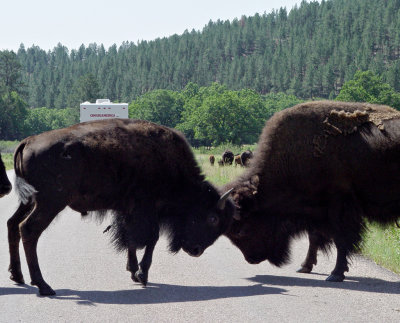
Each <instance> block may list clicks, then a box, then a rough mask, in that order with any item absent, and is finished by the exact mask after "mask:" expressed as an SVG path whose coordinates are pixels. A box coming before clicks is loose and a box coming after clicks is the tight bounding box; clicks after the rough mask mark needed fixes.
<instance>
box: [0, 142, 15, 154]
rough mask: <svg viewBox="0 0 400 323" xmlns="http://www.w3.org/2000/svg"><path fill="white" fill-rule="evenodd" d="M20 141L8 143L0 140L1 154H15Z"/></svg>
mask: <svg viewBox="0 0 400 323" xmlns="http://www.w3.org/2000/svg"><path fill="white" fill-rule="evenodd" d="M18 144H19V141H6V140H0V152H1V153H2V154H3V153H13V152H14V150H15V148H17V146H18Z"/></svg>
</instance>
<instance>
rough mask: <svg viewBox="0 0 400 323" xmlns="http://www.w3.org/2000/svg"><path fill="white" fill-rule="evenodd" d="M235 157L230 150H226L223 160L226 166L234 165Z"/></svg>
mask: <svg viewBox="0 0 400 323" xmlns="http://www.w3.org/2000/svg"><path fill="white" fill-rule="evenodd" d="M234 158H235V155H234V154H233V152H231V151H230V150H225V151H224V153H223V154H222V160H223V162H224V164H225V165H232V163H233V159H234Z"/></svg>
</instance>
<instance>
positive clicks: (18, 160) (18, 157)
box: [14, 142, 25, 177]
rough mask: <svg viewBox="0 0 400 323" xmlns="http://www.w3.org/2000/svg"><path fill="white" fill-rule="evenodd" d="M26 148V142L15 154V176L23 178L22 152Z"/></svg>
mask: <svg viewBox="0 0 400 323" xmlns="http://www.w3.org/2000/svg"><path fill="white" fill-rule="evenodd" d="M24 148H25V142H22V143H21V144H20V145H19V146H18V147H17V149H16V150H15V153H14V171H15V175H17V176H20V177H22V176H23V174H22V151H23V150H24Z"/></svg>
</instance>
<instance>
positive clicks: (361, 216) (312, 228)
mask: <svg viewBox="0 0 400 323" xmlns="http://www.w3.org/2000/svg"><path fill="white" fill-rule="evenodd" d="M230 188H233V192H232V194H233V195H232V197H233V199H234V202H235V204H236V206H237V209H238V211H239V216H240V218H241V219H240V221H234V222H233V224H232V226H231V228H230V230H229V231H228V233H227V236H228V237H229V238H230V240H231V241H232V242H233V244H234V245H236V246H237V247H239V249H240V250H241V251H242V253H243V255H244V257H245V258H246V260H247V261H248V262H249V263H252V264H257V263H260V262H261V261H264V260H269V261H270V262H271V263H272V264H274V265H276V266H281V265H283V264H285V263H286V262H287V261H288V259H289V246H290V241H291V240H292V238H293V237H296V236H298V235H299V234H302V233H308V235H309V241H310V247H309V251H308V254H307V257H306V259H305V261H304V262H303V263H302V265H301V268H300V269H299V271H300V272H311V270H312V268H313V265H315V264H316V263H317V250H318V249H321V250H323V251H325V250H326V249H327V248H328V247H329V246H330V245H331V244H332V243H333V244H334V245H335V246H336V248H337V261H336V266H335V268H334V269H333V271H332V273H331V275H330V276H329V277H328V278H327V280H328V281H334V282H340V281H343V279H344V278H345V276H344V272H345V271H348V262H347V258H348V256H349V255H351V253H352V252H353V251H354V250H355V249H357V248H358V246H359V244H360V242H361V238H362V233H363V231H364V230H365V225H364V221H365V220H371V221H376V222H379V223H382V224H388V223H393V222H395V221H396V220H397V219H398V218H399V216H400V112H398V111H396V110H394V109H392V108H390V107H387V106H379V105H372V104H363V103H343V102H330V101H321V102H310V103H304V104H299V105H297V106H295V107H293V108H290V109H287V110H284V111H282V112H279V113H277V114H275V115H274V116H273V117H272V118H271V119H270V120H269V121H268V122H267V123H266V126H265V128H264V130H263V132H262V135H261V137H260V141H259V144H258V148H257V151H256V153H255V155H254V159H253V161H252V163H251V166H250V168H249V169H248V170H247V171H246V173H245V174H244V175H242V176H241V177H240V178H239V179H238V180H236V181H234V182H232V183H230V184H228V185H226V187H225V189H230Z"/></svg>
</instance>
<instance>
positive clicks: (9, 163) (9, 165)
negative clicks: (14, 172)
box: [1, 153, 14, 170]
mask: <svg viewBox="0 0 400 323" xmlns="http://www.w3.org/2000/svg"><path fill="white" fill-rule="evenodd" d="M1 159H2V160H3V162H4V165H5V166H6V170H10V169H13V168H14V160H13V154H3V153H2V154H1Z"/></svg>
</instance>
